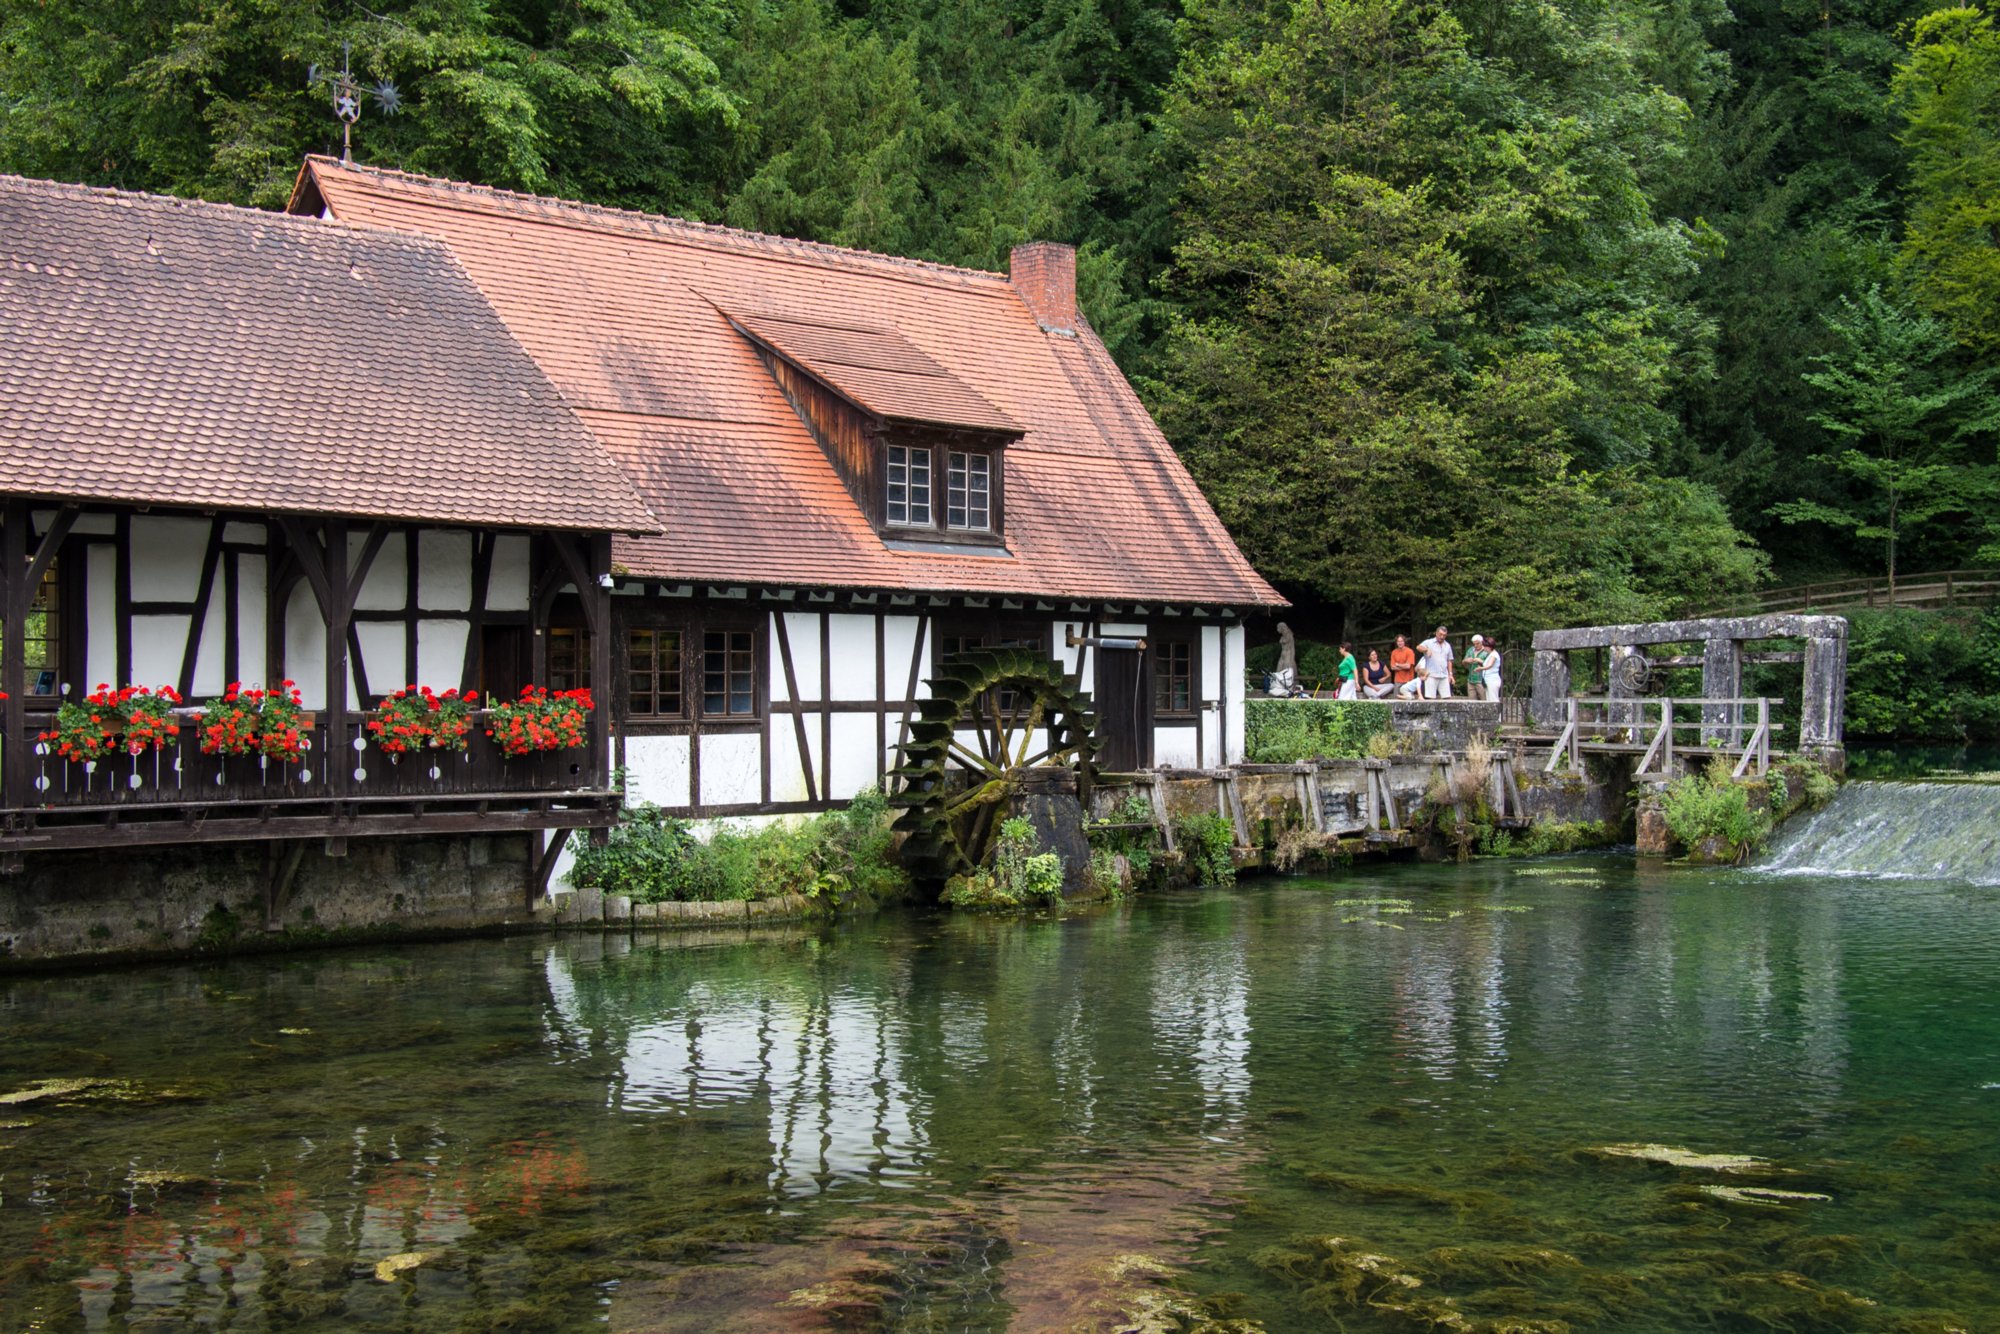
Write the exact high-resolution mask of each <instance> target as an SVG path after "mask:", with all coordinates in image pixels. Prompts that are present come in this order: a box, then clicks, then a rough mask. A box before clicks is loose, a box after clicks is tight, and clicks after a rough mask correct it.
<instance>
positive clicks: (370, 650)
mask: <svg viewBox="0 0 2000 1334" xmlns="http://www.w3.org/2000/svg"><path fill="white" fill-rule="evenodd" d="M354 634H355V637H356V638H357V639H358V640H360V642H361V662H362V663H364V664H366V666H367V669H368V688H369V690H370V691H372V692H373V694H374V695H375V696H381V695H386V694H388V693H390V692H391V691H394V690H401V689H402V688H403V687H404V686H406V685H411V684H414V683H413V682H412V681H411V680H410V671H409V663H408V661H407V660H406V659H407V655H406V654H405V652H404V645H403V626H402V623H401V622H400V621H397V622H391V623H388V624H384V623H383V622H380V621H356V622H355V623H354ZM354 665H355V666H356V667H357V673H356V674H357V675H358V674H359V672H358V666H359V665H358V664H354ZM357 695H358V692H357ZM360 702H361V703H363V704H367V705H371V706H372V705H373V704H374V703H375V699H374V698H372V697H371V698H369V699H365V700H361V701H360Z"/></svg>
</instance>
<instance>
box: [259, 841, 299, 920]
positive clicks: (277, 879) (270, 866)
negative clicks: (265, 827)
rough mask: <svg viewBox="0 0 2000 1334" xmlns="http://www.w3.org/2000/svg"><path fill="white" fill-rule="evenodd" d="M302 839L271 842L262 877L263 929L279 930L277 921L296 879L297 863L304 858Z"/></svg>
mask: <svg viewBox="0 0 2000 1334" xmlns="http://www.w3.org/2000/svg"><path fill="white" fill-rule="evenodd" d="M305 852H306V845H305V841H304V840H303V839H296V838H295V839H289V840H285V841H279V840H276V839H274V840H272V842H271V844H270V851H269V856H268V859H267V867H266V872H265V876H264V929H265V930H266V931H277V930H280V929H281V928H280V926H279V923H278V919H279V918H280V917H281V916H283V914H284V911H285V905H286V903H287V902H289V901H290V899H291V896H292V881H293V880H295V879H296V878H297V877H298V874H299V862H300V861H301V860H302V859H303V858H304V857H305Z"/></svg>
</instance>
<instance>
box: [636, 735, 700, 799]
mask: <svg viewBox="0 0 2000 1334" xmlns="http://www.w3.org/2000/svg"><path fill="white" fill-rule="evenodd" d="M689 741H690V738H688V737H684V736H628V737H626V738H625V801H626V804H627V805H634V806H636V805H640V804H642V803H644V802H651V803H653V804H654V805H655V806H668V807H674V806H691V805H693V804H694V803H693V794H692V792H690V791H689V788H688V783H689V768H690V767H689V764H688V760H689V757H690V752H691V747H690V745H689Z"/></svg>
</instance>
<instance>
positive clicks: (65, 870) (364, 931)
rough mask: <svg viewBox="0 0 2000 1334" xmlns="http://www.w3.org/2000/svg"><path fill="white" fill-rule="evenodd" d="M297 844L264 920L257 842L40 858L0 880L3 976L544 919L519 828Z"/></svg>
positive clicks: (264, 869)
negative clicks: (342, 847) (531, 904)
mask: <svg viewBox="0 0 2000 1334" xmlns="http://www.w3.org/2000/svg"><path fill="white" fill-rule="evenodd" d="M296 846H298V847H299V848H300V854H299V860H298V866H297V870H296V871H295V873H294V874H293V876H292V878H291V884H290V887H289V890H288V892H287V893H286V894H285V895H284V896H283V898H282V900H281V901H280V902H279V903H278V904H277V905H276V912H275V914H274V915H273V917H272V919H271V920H270V922H268V923H267V922H266V920H265V904H264V895H265V888H266V886H267V884H269V883H271V877H272V872H273V865H272V858H271V854H270V853H269V852H268V851H267V850H266V846H265V845H264V844H261V843H209V844H190V845H184V846H178V847H164V848H129V849H119V850H117V851H93V852H44V853H34V854H31V855H29V856H28V857H27V858H26V865H25V866H24V868H23V869H22V870H21V871H19V872H18V873H16V874H13V875H10V876H7V877H6V878H5V879H4V880H0V970H5V969H11V968H19V967H22V966H32V965H35V964H41V963H49V962H54V961H58V960H63V961H71V960H74V961H88V960H109V959H120V958H158V957H170V956H174V955H184V954H190V953H230V952H237V951H247V950H256V949H269V948H283V947H286V946H291V945H311V944H326V943H333V942H338V941H342V940H354V939H367V938H372V937H394V936H419V935H429V934H445V933H464V932H469V931H482V930H503V929H510V928H523V927H530V926H536V925H545V924H547V922H548V921H549V920H550V919H551V917H552V916H553V914H552V913H550V912H547V911H544V912H542V913H531V912H529V911H528V908H527V878H528V865H527V858H528V840H527V838H526V836H524V835H522V834H453V835H436V836H432V837H427V838H366V839H359V838H358V839H351V840H349V842H348V844H347V855H346V856H343V857H329V856H327V855H326V851H325V844H324V843H323V842H322V841H320V840H312V841H310V842H303V843H302V844H299V845H296Z"/></svg>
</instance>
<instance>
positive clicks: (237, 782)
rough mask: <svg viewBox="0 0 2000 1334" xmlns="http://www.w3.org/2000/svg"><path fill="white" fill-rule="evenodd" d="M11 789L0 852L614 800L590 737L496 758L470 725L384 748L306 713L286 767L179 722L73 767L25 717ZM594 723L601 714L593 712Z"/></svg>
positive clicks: (456, 817) (544, 819)
mask: <svg viewBox="0 0 2000 1334" xmlns="http://www.w3.org/2000/svg"><path fill="white" fill-rule="evenodd" d="M28 721H29V730H28V734H27V735H28V741H27V749H28V751H29V756H28V759H27V763H26V765H25V766H24V769H25V781H24V782H23V783H22V784H21V786H22V787H23V789H24V790H23V791H22V792H21V793H18V794H17V793H15V792H12V791H10V792H8V793H7V794H6V801H5V804H4V806H0V856H9V857H12V856H18V855H19V854H20V853H23V852H33V851H53V850H59V849H70V848H101V847H134V846H142V845H148V844H164V843H198V842H217V841H231V840H251V839H283V838H329V839H339V838H348V837H367V836H371V835H382V834H423V833H440V834H442V833H500V832H507V831H524V830H535V829H570V828H580V827H586V828H587V827H599V826H603V825H608V824H611V823H613V822H614V821H615V819H616V816H617V809H618V805H619V799H618V797H617V794H616V793H614V792H613V791H612V790H611V787H610V781H609V774H608V772H607V770H606V767H605V766H604V764H603V763H602V762H601V761H597V760H594V759H593V756H599V755H603V754H605V753H606V752H607V747H606V746H605V745H604V744H603V741H602V736H601V733H600V735H599V736H598V737H596V738H594V739H593V744H591V745H586V746H582V747H578V748H576V749H574V750H563V751H547V752H541V753H537V754H533V755H523V756H515V757H511V758H510V757H508V756H504V755H502V754H501V753H500V750H499V747H497V746H496V745H494V743H493V742H492V741H491V740H490V739H489V738H487V736H486V735H485V733H484V730H483V728H475V731H474V732H473V734H472V736H471V737H470V738H468V740H469V745H468V747H467V749H465V750H464V751H462V752H449V751H420V752H418V753H416V754H412V755H404V756H400V757H391V756H389V755H385V754H383V753H382V752H381V751H380V750H378V749H376V748H375V747H373V746H370V745H368V744H367V743H366V742H365V741H364V740H363V737H362V726H363V719H361V718H356V717H350V718H349V719H347V720H346V721H344V722H343V723H341V724H340V725H339V744H338V745H335V746H332V747H331V748H330V747H329V739H330V738H329V726H328V723H327V722H326V720H325V719H319V718H316V719H314V720H313V721H312V722H311V724H310V726H308V727H307V728H306V729H305V730H306V732H307V741H306V752H305V757H304V759H303V760H301V761H300V762H298V763H290V762H286V761H283V760H278V759H272V758H269V757H266V756H255V755H244V756H224V755H204V754H203V753H202V752H201V747H200V745H199V743H198V742H197V741H196V739H195V731H194V728H193V726H192V725H191V724H184V725H183V728H182V731H181V737H180V744H179V745H177V746H173V747H170V748H168V749H166V750H147V751H144V752H143V753H141V754H139V755H129V754H124V753H122V752H121V753H117V754H113V755H110V756H107V757H105V758H104V759H101V760H96V761H92V762H89V763H78V762H76V761H73V760H66V759H63V758H62V757H61V756H58V755H56V754H55V753H54V748H53V747H52V746H49V745H46V744H44V743H42V742H39V741H37V740H35V739H34V738H35V736H36V734H37V733H38V732H39V731H40V730H43V729H45V728H46V727H47V726H48V725H49V723H50V721H51V720H50V719H49V718H47V717H46V716H43V717H37V716H36V715H35V714H32V713H31V714H29V715H28ZM592 725H593V728H594V729H601V728H602V726H603V723H602V722H601V721H600V720H599V719H598V718H595V717H593V719H592Z"/></svg>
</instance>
